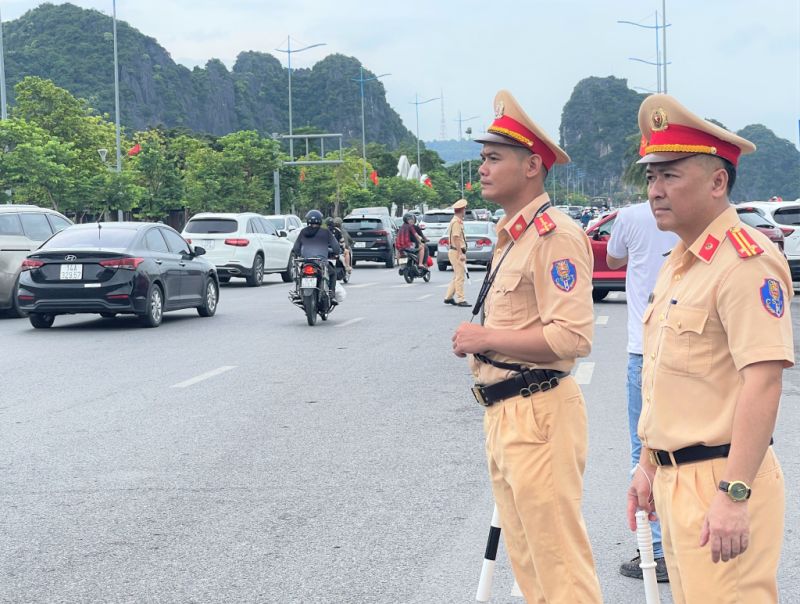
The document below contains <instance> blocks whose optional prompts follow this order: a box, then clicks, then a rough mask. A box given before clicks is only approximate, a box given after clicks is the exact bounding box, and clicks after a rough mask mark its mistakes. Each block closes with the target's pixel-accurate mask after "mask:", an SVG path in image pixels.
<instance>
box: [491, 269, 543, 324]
mask: <svg viewBox="0 0 800 604" xmlns="http://www.w3.org/2000/svg"><path fill="white" fill-rule="evenodd" d="M532 296H533V285H532V284H531V283H530V282H529V281H527V280H526V279H523V274H522V273H521V272H520V271H509V272H507V273H505V274H501V275H498V276H497V278H496V279H495V282H494V284H493V285H492V306H491V311H490V316H491V319H492V323H493V324H495V325H497V326H509V327H513V326H515V325H519V324H520V323H521V322H523V321H524V320H525V319H526V318H527V317H528V316H529V313H530V301H531V298H532Z"/></svg>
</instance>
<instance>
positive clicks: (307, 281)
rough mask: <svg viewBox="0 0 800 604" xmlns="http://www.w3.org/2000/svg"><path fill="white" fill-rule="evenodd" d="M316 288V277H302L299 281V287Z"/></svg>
mask: <svg viewBox="0 0 800 604" xmlns="http://www.w3.org/2000/svg"><path fill="white" fill-rule="evenodd" d="M316 286H317V278H316V277H303V278H302V279H301V280H300V287H316Z"/></svg>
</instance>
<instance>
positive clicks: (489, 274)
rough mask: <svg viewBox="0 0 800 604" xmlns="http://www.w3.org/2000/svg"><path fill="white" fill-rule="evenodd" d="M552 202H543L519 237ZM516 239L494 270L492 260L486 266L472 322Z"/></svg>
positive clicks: (473, 308) (520, 235)
mask: <svg viewBox="0 0 800 604" xmlns="http://www.w3.org/2000/svg"><path fill="white" fill-rule="evenodd" d="M550 205H551V204H550V202H549V201H548V202H546V203H544V204H542V207H541V208H539V209H538V210H537V211H536V214H534V215H533V218H531V221H530V222H529V223H528V224H527V225H525V229H524V230H523V231H522V232H521V233H520V234H519V237H517V239H519V238H520V237H522V236H523V235H524V234H525V232H526V231H527V230H528V229H529V228H530V227H531V225H532V224H533V222H534V221H535V220H536V219H537V218H538V217H539V216H541V215H542V214H543V213H544V212H545V211H547V209H548V208H549V207H550ZM514 243H515V240H514V239H511V242H510V243H509V244H508V247H507V248H506V251H505V252H503V255H502V256H501V257H500V262H498V263H497V266H496V267H495V269H494V270H492V262H491V261H489V266H487V267H486V276H485V277H484V278H483V284H482V285H481V291H480V293H479V294H478V299H477V300H476V301H475V306H473V307H472V318H471V319H470V320H469V322H470V323H472V322H473V321H474V320H475V317H476V316H477V315H478V313H479V312H481V308H483V303H484V302H485V301H486V297H487V296H488V295H489V290H490V289H491V288H492V284H493V283H494V279H495V277H497V272H498V271H499V270H500V267H501V266H502V265H503V260H505V259H506V256H508V253H509V252H510V251H511V248H512V247H514Z"/></svg>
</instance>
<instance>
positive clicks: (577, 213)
mask: <svg viewBox="0 0 800 604" xmlns="http://www.w3.org/2000/svg"><path fill="white" fill-rule="evenodd" d="M581 212H583V206H569V217H570V218H572V219H573V220H580V217H581Z"/></svg>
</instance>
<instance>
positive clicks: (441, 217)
mask: <svg viewBox="0 0 800 604" xmlns="http://www.w3.org/2000/svg"><path fill="white" fill-rule="evenodd" d="M452 219H453V215H452V214H425V215H424V216H423V217H422V222H426V223H428V224H430V223H433V222H450V221H451V220H452Z"/></svg>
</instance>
